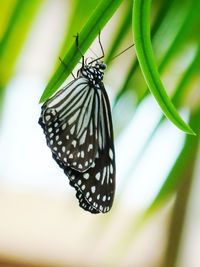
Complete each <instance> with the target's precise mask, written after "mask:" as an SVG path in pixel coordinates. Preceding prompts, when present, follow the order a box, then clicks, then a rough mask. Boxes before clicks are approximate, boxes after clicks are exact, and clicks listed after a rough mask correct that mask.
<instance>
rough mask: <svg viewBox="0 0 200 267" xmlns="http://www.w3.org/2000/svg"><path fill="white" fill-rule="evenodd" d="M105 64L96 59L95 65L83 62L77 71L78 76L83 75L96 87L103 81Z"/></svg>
mask: <svg viewBox="0 0 200 267" xmlns="http://www.w3.org/2000/svg"><path fill="white" fill-rule="evenodd" d="M105 69H106V65H105V64H104V63H103V62H100V61H97V62H96V63H95V65H92V64H85V65H84V66H83V67H82V68H81V69H80V71H79V72H78V77H85V78H87V79H88V81H89V83H90V84H91V85H93V86H95V87H97V88H99V87H100V86H99V84H101V82H102V81H103V76H104V70H105Z"/></svg>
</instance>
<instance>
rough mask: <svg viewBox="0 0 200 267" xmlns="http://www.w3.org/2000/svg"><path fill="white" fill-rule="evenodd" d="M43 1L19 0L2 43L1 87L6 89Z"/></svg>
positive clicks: (0, 61)
mask: <svg viewBox="0 0 200 267" xmlns="http://www.w3.org/2000/svg"><path fill="white" fill-rule="evenodd" d="M40 4H41V1H39V0H34V1H27V0H18V1H16V4H15V6H14V8H13V12H12V14H11V16H10V19H9V21H8V24H7V27H6V29H5V31H4V35H3V37H2V40H1V43H0V87H1V88H4V87H5V85H6V84H7V82H8V81H9V79H10V77H11V76H12V73H13V69H14V66H15V63H16V60H17V58H18V56H19V54H20V51H21V49H22V47H23V44H24V41H25V39H26V36H27V34H28V32H29V29H30V27H31V24H32V22H33V18H34V16H35V14H36V11H37V10H38V7H39V5H40Z"/></svg>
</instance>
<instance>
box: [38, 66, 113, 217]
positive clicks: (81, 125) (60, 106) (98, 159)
mask: <svg viewBox="0 0 200 267" xmlns="http://www.w3.org/2000/svg"><path fill="white" fill-rule="evenodd" d="M105 68H106V65H105V64H104V63H103V62H101V61H94V62H91V63H90V64H85V65H83V66H82V68H81V69H80V70H79V71H78V77H77V78H76V79H75V80H73V81H72V82H70V83H69V84H68V85H67V86H65V87H64V88H63V89H61V90H60V91H58V92H57V93H56V94H55V95H54V96H53V97H52V98H50V99H49V100H47V102H45V103H44V105H43V106H42V111H41V116H40V119H39V124H40V125H41V126H42V128H43V130H44V133H45V136H46V141H47V145H48V146H49V147H50V149H51V151H52V156H53V158H54V159H55V160H56V162H57V163H58V165H59V166H60V167H61V168H62V169H63V170H64V172H65V174H66V175H67V176H68V178H69V180H70V185H71V186H73V187H74V188H75V189H76V191H77V193H76V196H77V198H78V199H79V205H80V206H81V207H82V208H83V209H85V210H87V211H90V212H91V213H100V212H103V213H105V212H107V211H109V210H110V208H111V206H112V203H113V198H114V192H115V152H114V143H113V127H112V119H111V111H110V104H109V99H108V96H107V93H106V90H105V88H104V85H103V76H104V70H105Z"/></svg>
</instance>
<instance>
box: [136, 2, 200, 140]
mask: <svg viewBox="0 0 200 267" xmlns="http://www.w3.org/2000/svg"><path fill="white" fill-rule="evenodd" d="M150 7H151V1H150V0H146V1H145V0H135V1H134V5H133V33H134V42H135V49H136V54H137V58H138V61H139V64H140V67H141V70H142V72H143V76H144V78H145V80H146V83H147V85H148V88H149V90H150V91H151V93H152V94H153V96H154V97H155V99H156V101H157V102H158V104H159V106H160V108H161V109H162V111H163V113H164V114H165V116H166V117H167V118H168V119H169V120H171V121H172V122H173V123H174V124H175V125H176V126H177V127H178V128H179V129H181V130H183V131H184V132H186V133H188V134H193V135H194V134H195V133H194V132H193V130H192V129H191V128H190V127H189V126H188V125H187V124H186V123H185V122H184V121H183V120H182V118H181V117H180V116H179V114H178V112H177V111H176V109H175V107H174V105H173V104H172V102H171V101H170V99H169V97H168V95H167V94H166V91H165V88H164V86H163V84H162V81H161V79H160V75H159V72H158V69H157V66H156V63H155V59H154V54H153V49H152V45H151V39H150Z"/></svg>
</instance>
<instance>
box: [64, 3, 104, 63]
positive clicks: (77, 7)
mask: <svg viewBox="0 0 200 267" xmlns="http://www.w3.org/2000/svg"><path fill="white" fill-rule="evenodd" d="M99 2H100V0H87V5H86V4H85V1H83V0H74V1H70V9H71V10H72V12H71V14H70V18H69V21H68V23H67V24H68V27H67V30H66V35H65V37H64V41H63V45H62V48H61V52H60V54H59V55H60V56H61V58H62V57H63V55H65V53H66V51H67V50H68V49H69V48H70V46H71V45H72V43H73V42H74V37H73V35H74V34H76V33H77V32H79V31H80V29H81V28H82V25H84V24H85V23H86V21H87V19H88V17H89V16H90V14H91V12H92V11H93V10H94V8H95V7H96V6H97V5H98V4H99Z"/></svg>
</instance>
